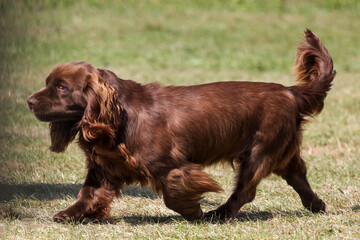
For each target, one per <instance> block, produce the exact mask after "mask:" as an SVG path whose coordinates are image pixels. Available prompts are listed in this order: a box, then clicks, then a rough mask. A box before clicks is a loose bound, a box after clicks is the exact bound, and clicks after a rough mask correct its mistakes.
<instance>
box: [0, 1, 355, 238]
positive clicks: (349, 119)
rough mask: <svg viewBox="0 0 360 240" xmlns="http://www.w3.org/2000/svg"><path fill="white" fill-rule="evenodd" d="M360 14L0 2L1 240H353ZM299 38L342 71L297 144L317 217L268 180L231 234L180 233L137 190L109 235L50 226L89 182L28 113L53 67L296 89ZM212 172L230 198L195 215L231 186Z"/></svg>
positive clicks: (347, 6) (261, 4)
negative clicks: (319, 207)
mask: <svg viewBox="0 0 360 240" xmlns="http://www.w3.org/2000/svg"><path fill="white" fill-rule="evenodd" d="M359 10H360V6H359V3H358V2H357V1H352V0H331V1H302V2H301V4H295V1H292V0H289V1H265V0H259V1H247V0H242V1H229V3H227V4H223V3H222V2H221V1H171V2H170V1H160V0H152V1H106V2H105V1H101V0H88V1H70V0H66V1H52V0H42V1H37V2H34V1H18V0H17V1H10V0H4V1H1V2H0V13H1V14H0V20H1V21H0V35H1V38H0V163H1V168H0V228H1V229H2V233H1V237H0V238H1V239H54V238H57V239H79V238H86V239H93V238H110V239H111V238H120V239H123V238H124V239H138V238H140V239H201V238H203V239H269V238H270V239H289V238H291V239H319V238H320V239H322V238H324V239H343V238H345V239H359V238H360V229H359V227H358V225H359V222H360V214H359V211H360V177H359V176H360V163H359V159H360V151H359V142H360V117H359V109H360V81H359V78H360V50H359V49H360V35H359V34H358V29H360V21H359V20H360V14H359V12H360V11H359ZM306 27H309V28H310V29H312V30H314V31H315V32H316V33H317V34H318V35H319V36H320V37H321V39H322V40H323V43H324V44H325V45H326V47H327V48H328V50H329V51H330V53H331V54H332V56H333V59H334V63H335V68H336V70H337V71H338V75H337V77H336V79H335V82H334V86H333V89H332V91H331V92H330V93H329V96H328V97H327V99H326V103H325V109H324V110H323V112H322V113H321V114H320V116H318V117H317V118H316V119H314V120H313V122H312V123H310V124H308V125H307V126H306V130H305V132H304V141H303V156H304V158H305V159H306V161H307V163H308V168H309V173H308V177H309V180H310V182H311V184H312V186H313V188H314V190H315V191H316V192H317V193H318V195H319V196H320V197H321V198H322V199H323V200H324V201H325V202H326V203H327V206H328V212H327V213H326V214H324V215H317V214H312V213H310V212H308V211H306V210H304V209H303V207H302V206H301V202H300V199H299V197H298V196H297V194H296V193H295V192H294V191H293V190H292V189H291V188H290V187H289V186H287V185H286V183H285V182H284V181H283V180H281V179H279V178H277V177H275V176H271V177H269V178H268V179H266V180H264V181H263V182H262V183H261V184H260V186H259V188H258V191H257V197H256V199H255V200H254V201H253V202H252V203H250V204H247V205H245V206H244V208H243V209H242V210H241V212H240V213H239V215H238V216H237V217H236V218H235V219H234V220H233V221H230V222H228V223H223V224H220V223H206V222H200V223H190V222H186V221H185V220H183V219H182V218H181V217H180V216H179V215H177V214H176V213H175V212H173V211H171V210H169V209H167V208H166V207H165V205H164V204H163V201H162V199H161V197H158V196H156V195H154V194H153V193H152V192H151V191H150V190H149V189H141V188H140V187H138V186H132V187H129V188H127V189H126V190H125V191H124V193H123V197H122V198H120V199H116V200H115V201H114V202H113V204H112V215H113V218H112V219H110V221H109V222H108V223H84V224H76V223H69V224H58V223H53V222H52V219H51V217H52V215H53V214H55V213H56V212H57V211H59V210H62V209H64V208H66V207H67V206H69V205H70V204H72V203H73V202H74V200H75V199H76V195H77V193H78V191H79V189H80V188H81V184H82V182H83V180H84V177H85V167H84V159H83V154H82V153H81V152H80V150H79V149H78V148H77V146H76V145H75V144H72V145H71V146H70V147H69V149H68V150H67V152H66V153H64V154H54V153H50V152H49V151H48V149H47V148H48V146H49V142H50V140H49V136H48V126H47V124H45V123H41V122H38V121H37V120H36V119H35V117H34V116H33V115H32V114H31V113H30V112H29V111H28V109H27V106H26V99H27V97H28V96H29V95H30V94H31V93H33V92H34V91H36V90H38V89H40V88H41V87H43V86H44V81H45V77H46V75H47V73H48V72H49V71H50V70H51V68H52V67H53V66H54V65H55V64H57V63H59V62H67V61H78V60H83V61H87V62H91V63H93V64H94V65H95V66H97V67H102V68H107V69H111V70H113V71H114V72H116V73H117V74H118V75H119V76H121V77H123V78H129V79H134V80H136V81H138V82H142V83H147V82H152V81H158V82H161V83H162V84H183V85H184V84H197V83H204V82H211V81H225V80H250V81H272V82H278V83H282V84H286V85H292V84H294V77H293V75H292V74H291V67H292V63H293V59H294V56H295V51H296V45H297V43H298V42H299V41H300V40H301V34H302V32H303V30H304V29H305V28H306ZM207 171H208V172H209V173H211V174H212V175H213V177H214V179H216V180H217V181H218V182H219V183H220V184H221V185H222V186H223V188H224V189H225V191H224V192H223V193H220V194H208V195H206V198H205V199H204V201H203V204H202V205H203V209H204V210H210V209H213V208H215V207H217V206H218V205H220V204H221V203H223V202H224V201H225V200H226V198H227V197H228V196H229V194H230V193H231V189H232V184H233V178H234V175H233V173H232V170H231V169H230V168H223V167H221V166H218V167H214V168H210V169H207Z"/></svg>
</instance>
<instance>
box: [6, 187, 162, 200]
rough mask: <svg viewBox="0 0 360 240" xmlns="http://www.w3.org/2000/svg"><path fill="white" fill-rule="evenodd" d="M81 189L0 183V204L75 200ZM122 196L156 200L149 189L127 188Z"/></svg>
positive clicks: (155, 196)
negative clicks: (24, 201)
mask: <svg viewBox="0 0 360 240" xmlns="http://www.w3.org/2000/svg"><path fill="white" fill-rule="evenodd" d="M81 187H82V184H59V183H24V184H7V183H0V193H1V194H0V202H8V201H11V200H14V199H17V198H27V199H37V200H56V199H63V198H64V197H70V198H76V197H77V195H78V193H79V191H80V189H81ZM123 195H125V196H132V197H144V198H150V199H154V198H158V196H157V195H155V194H154V193H153V192H152V191H151V189H147V188H144V189H142V188H141V187H139V186H129V187H127V188H125V190H124V191H123Z"/></svg>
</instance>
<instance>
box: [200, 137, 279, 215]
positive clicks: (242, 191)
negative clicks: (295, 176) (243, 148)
mask: <svg viewBox="0 0 360 240" xmlns="http://www.w3.org/2000/svg"><path fill="white" fill-rule="evenodd" d="M262 146H263V145H262V144H258V145H257V146H255V147H253V149H252V151H251V154H249V156H247V157H246V158H244V159H243V161H241V165H240V166H239V167H240V169H238V175H237V183H236V186H235V189H234V191H233V193H232V194H231V196H230V197H229V199H228V200H227V201H226V203H225V204H223V205H221V206H220V207H218V208H217V209H215V210H213V211H210V212H208V213H206V214H205V218H206V219H208V220H225V219H226V218H231V217H234V216H235V215H236V214H237V213H238V211H239V210H240V208H241V207H242V206H243V205H244V204H246V203H249V202H251V201H252V200H254V198H255V195H256V187H257V185H258V184H259V183H260V181H261V180H262V179H263V178H265V177H267V176H268V175H269V174H270V173H271V172H270V169H271V168H270V166H269V165H270V164H271V161H272V156H271V155H268V154H264V151H263V147H262Z"/></svg>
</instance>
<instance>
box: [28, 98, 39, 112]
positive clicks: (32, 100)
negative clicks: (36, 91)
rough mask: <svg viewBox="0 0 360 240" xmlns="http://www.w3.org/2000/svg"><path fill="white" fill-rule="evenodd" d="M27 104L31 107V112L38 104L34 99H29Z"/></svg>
mask: <svg viewBox="0 0 360 240" xmlns="http://www.w3.org/2000/svg"><path fill="white" fill-rule="evenodd" d="M27 103H28V105H29V108H30V110H32V109H33V107H34V105H35V104H36V103H37V100H36V98H34V97H29V99H28V100H27Z"/></svg>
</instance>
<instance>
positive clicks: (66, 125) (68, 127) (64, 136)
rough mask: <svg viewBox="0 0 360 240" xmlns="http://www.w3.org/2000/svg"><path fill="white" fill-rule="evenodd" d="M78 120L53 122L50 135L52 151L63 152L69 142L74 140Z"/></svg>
mask: <svg viewBox="0 0 360 240" xmlns="http://www.w3.org/2000/svg"><path fill="white" fill-rule="evenodd" d="M76 123H77V122H76V121H64V122H51V123H50V124H49V127H50V137H51V146H50V151H52V152H63V151H65V149H66V147H67V146H68V145H69V143H70V142H71V141H72V140H74V138H75V136H76V134H77V132H78V130H77V127H76Z"/></svg>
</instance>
